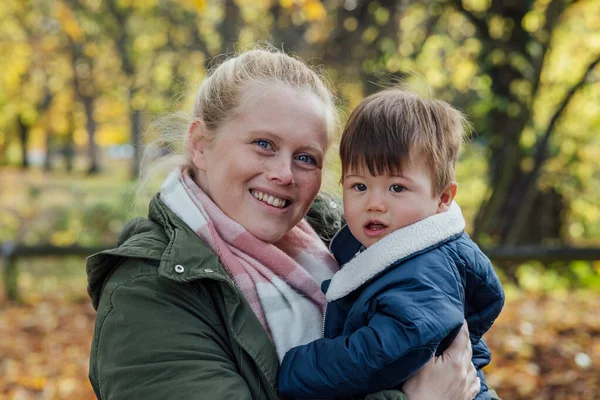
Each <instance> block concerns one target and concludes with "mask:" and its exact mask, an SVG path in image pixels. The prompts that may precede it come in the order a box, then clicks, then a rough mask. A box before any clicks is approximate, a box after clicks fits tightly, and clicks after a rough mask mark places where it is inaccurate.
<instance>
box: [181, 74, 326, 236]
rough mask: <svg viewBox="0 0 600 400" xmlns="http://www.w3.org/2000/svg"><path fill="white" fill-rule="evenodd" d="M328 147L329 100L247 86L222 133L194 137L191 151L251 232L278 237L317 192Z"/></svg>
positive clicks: (209, 185)
mask: <svg viewBox="0 0 600 400" xmlns="http://www.w3.org/2000/svg"><path fill="white" fill-rule="evenodd" d="M251 89H254V90H251ZM326 149H327V131H326V107H325V106H324V104H323V103H322V102H321V101H320V100H319V99H318V97H316V96H315V95H314V94H312V93H309V92H307V91H301V90H297V89H293V88H290V87H287V86H284V85H281V86H278V87H276V88H269V89H267V91H266V92H265V90H264V89H263V90H261V88H259V87H254V88H250V89H248V90H247V91H246V99H245V101H244V102H243V103H242V105H241V107H240V108H239V109H238V112H237V113H236V115H235V117H233V118H231V119H230V120H229V121H228V122H226V123H225V124H224V125H223V126H221V127H220V128H219V129H218V131H217V132H216V137H215V139H214V140H213V141H212V142H207V141H200V142H198V143H196V144H192V149H191V151H192V159H193V161H194V164H195V165H196V167H197V168H198V170H199V171H200V172H199V176H198V178H197V179H198V184H199V185H200V186H201V187H202V189H203V190H204V191H205V192H206V193H207V194H208V196H209V197H210V198H211V199H212V200H213V201H214V202H215V203H216V204H217V205H218V206H219V207H220V208H221V210H223V212H224V213H225V214H227V216H229V218H231V219H232V220H234V221H236V222H238V223H239V224H241V225H242V226H243V227H244V228H246V230H248V232H250V233H251V234H252V235H254V236H256V237H257V238H259V239H261V240H264V241H266V242H269V243H274V242H276V241H278V240H279V239H281V238H282V237H283V236H284V235H285V234H286V233H287V232H288V231H289V230H290V229H292V228H293V227H294V226H295V225H296V224H297V223H298V222H299V221H300V220H301V219H302V218H303V217H304V215H305V214H306V212H307V211H308V209H309V207H310V205H311V203H312V201H313V200H314V198H315V196H316V195H317V192H318V191H319V188H320V186H321V169H322V165H323V158H324V156H325V152H326Z"/></svg>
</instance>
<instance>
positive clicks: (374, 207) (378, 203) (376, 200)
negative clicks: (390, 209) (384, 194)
mask: <svg viewBox="0 0 600 400" xmlns="http://www.w3.org/2000/svg"><path fill="white" fill-rule="evenodd" d="M367 211H376V212H386V211H387V206H386V205H385V201H383V200H382V199H381V197H380V196H377V195H375V196H371V197H369V203H368V204H367Z"/></svg>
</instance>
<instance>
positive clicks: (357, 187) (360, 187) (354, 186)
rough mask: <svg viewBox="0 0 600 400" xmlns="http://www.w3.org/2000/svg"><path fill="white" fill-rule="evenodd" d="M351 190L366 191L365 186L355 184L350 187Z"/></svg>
mask: <svg viewBox="0 0 600 400" xmlns="http://www.w3.org/2000/svg"><path fill="white" fill-rule="evenodd" d="M352 188H353V189H355V190H356V191H358V192H364V191H365V190H367V185H365V184H364V183H355V184H354V185H352Z"/></svg>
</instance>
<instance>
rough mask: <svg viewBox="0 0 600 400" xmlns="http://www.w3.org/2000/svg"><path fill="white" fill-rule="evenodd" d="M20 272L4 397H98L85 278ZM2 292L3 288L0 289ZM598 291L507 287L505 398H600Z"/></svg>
mask: <svg viewBox="0 0 600 400" xmlns="http://www.w3.org/2000/svg"><path fill="white" fill-rule="evenodd" d="M32 272H33V275H32V273H24V274H22V275H21V286H22V289H23V292H24V293H25V294H27V296H26V303H25V304H21V305H17V304H10V303H8V302H7V301H6V299H5V298H4V297H0V338H1V339H0V399H7V400H17V399H19V400H22V399H23V400H25V399H93V398H95V397H94V393H93V391H92V389H91V386H90V384H89V381H88V355H89V346H90V342H91V336H92V331H93V323H94V316H95V313H94V310H93V309H92V307H91V305H90V302H89V300H88V298H87V297H86V295H85V289H84V288H85V278H84V277H83V276H81V274H74V275H73V276H72V277H71V278H70V279H67V280H65V279H60V280H57V279H55V278H53V277H51V276H46V277H44V278H39V276H37V272H36V271H35V270H33V271H32ZM0 296H2V294H1V293H0ZM598 310H600V293H598V292H594V291H591V290H586V291H577V292H568V293H567V292H555V293H552V294H545V295H542V294H530V293H523V292H517V291H509V296H508V301H507V303H506V306H505V308H504V311H503V312H502V314H501V316H500V318H499V319H498V321H497V322H496V324H495V325H494V327H493V328H492V331H491V332H489V334H488V335H487V337H486V340H487V342H488V344H489V346H490V347H491V349H492V353H493V360H492V364H491V365H490V366H489V367H487V368H486V375H487V379H488V383H489V384H490V386H492V387H494V388H496V389H497V391H498V392H499V394H500V396H501V397H502V398H503V399H504V400H513V399H515V400H521V399H523V400H524V399H528V400H538V399H553V400H571V399H582V400H584V399H585V400H592V399H598V398H599V397H600V395H599V393H600V313H599V312H598Z"/></svg>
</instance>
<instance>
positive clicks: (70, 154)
mask: <svg viewBox="0 0 600 400" xmlns="http://www.w3.org/2000/svg"><path fill="white" fill-rule="evenodd" d="M74 120H75V115H74V114H73V113H71V116H70V121H69V130H68V132H67V142H66V143H65V147H64V155H65V166H66V169H67V172H73V159H74V158H75V141H74V131H75V121H74Z"/></svg>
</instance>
